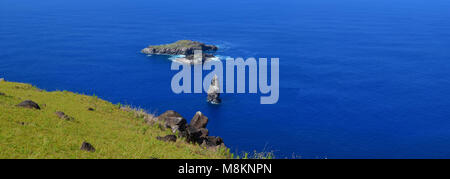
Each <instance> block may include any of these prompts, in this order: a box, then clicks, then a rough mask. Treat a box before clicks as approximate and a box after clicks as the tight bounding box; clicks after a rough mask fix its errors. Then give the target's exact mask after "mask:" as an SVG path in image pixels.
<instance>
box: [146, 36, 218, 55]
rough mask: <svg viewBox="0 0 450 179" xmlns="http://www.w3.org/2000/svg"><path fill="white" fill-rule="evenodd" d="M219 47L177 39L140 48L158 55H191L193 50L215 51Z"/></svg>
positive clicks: (147, 52)
mask: <svg viewBox="0 0 450 179" xmlns="http://www.w3.org/2000/svg"><path fill="white" fill-rule="evenodd" d="M218 49H219V48H218V47H217V46H215V45H206V44H204V43H201V42H196V41H192V40H179V41H176V42H174V43H171V44H164V45H151V46H148V47H147V48H144V49H142V50H141V52H142V53H144V54H160V55H186V56H187V55H192V54H194V51H195V50H201V51H203V52H213V51H217V50H218Z"/></svg>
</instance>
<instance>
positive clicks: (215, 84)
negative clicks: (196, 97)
mask: <svg viewBox="0 0 450 179" xmlns="http://www.w3.org/2000/svg"><path fill="white" fill-rule="evenodd" d="M207 93H208V97H207V98H206V101H207V102H209V103H211V104H220V103H221V102H222V100H221V99H220V98H219V96H220V86H219V79H218V77H217V75H214V77H213V79H212V80H211V85H210V86H209V89H208V92H207Z"/></svg>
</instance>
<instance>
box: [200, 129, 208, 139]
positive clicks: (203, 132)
mask: <svg viewBox="0 0 450 179" xmlns="http://www.w3.org/2000/svg"><path fill="white" fill-rule="evenodd" d="M199 130H200V132H201V133H202V135H201V136H200V138H205V137H207V136H208V135H209V131H208V129H206V128H201V129H199Z"/></svg>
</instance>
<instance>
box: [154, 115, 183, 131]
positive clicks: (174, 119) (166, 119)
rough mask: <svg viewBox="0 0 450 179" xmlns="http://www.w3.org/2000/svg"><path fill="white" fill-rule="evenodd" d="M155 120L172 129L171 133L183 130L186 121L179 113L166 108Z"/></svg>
mask: <svg viewBox="0 0 450 179" xmlns="http://www.w3.org/2000/svg"><path fill="white" fill-rule="evenodd" d="M156 121H159V122H161V123H163V125H164V126H165V127H166V128H170V129H172V132H173V133H176V132H178V131H184V130H185V129H186V124H187V121H186V119H184V118H183V116H181V115H180V114H179V113H177V112H175V111H173V110H168V111H166V112H164V113H163V114H161V115H160V116H158V117H157V118H156Z"/></svg>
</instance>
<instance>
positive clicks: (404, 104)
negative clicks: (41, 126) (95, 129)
mask: <svg viewBox="0 0 450 179" xmlns="http://www.w3.org/2000/svg"><path fill="white" fill-rule="evenodd" d="M181 39H190V40H195V41H201V42H205V43H208V44H215V45H217V46H219V48H220V50H219V51H218V52H217V54H218V55H220V56H224V57H227V56H229V57H234V58H236V57H243V58H248V57H255V58H279V59H280V60H279V61H280V65H279V70H280V80H279V81H280V97H279V101H278V103H276V104H271V105H268V104H265V105H263V104H260V97H261V96H267V95H264V94H248V93H246V94H222V95H221V98H222V101H223V103H222V104H220V105H211V104H208V103H206V102H205V100H206V94H205V93H203V94H175V93H173V92H172V89H171V79H172V77H173V76H174V75H175V74H176V73H177V72H178V71H172V70H170V66H171V63H172V62H171V61H170V60H169V58H170V57H169V56H157V55H152V56H147V55H144V54H141V53H140V50H141V49H143V48H145V47H147V46H148V45H157V44H165V43H172V42H175V41H177V40H181ZM0 78H5V79H6V80H9V81H17V82H25V83H31V84H33V85H35V86H37V87H39V88H42V89H45V90H68V91H74V92H77V93H82V94H88V95H94V94H95V95H96V96H98V97H100V98H103V99H105V100H109V101H111V102H113V103H121V104H128V105H132V106H135V107H140V108H143V109H145V110H147V111H149V112H152V113H156V114H161V113H162V112H164V111H166V110H169V109H172V110H175V111H177V112H179V113H180V114H181V115H183V116H184V117H185V118H187V119H188V120H190V119H191V118H192V116H193V115H194V114H195V112H196V111H201V112H202V113H204V114H205V115H206V116H208V117H209V119H210V120H209V121H210V122H209V124H208V129H209V130H210V135H216V136H221V137H222V138H223V139H224V142H225V144H226V145H227V146H228V147H230V148H231V152H234V153H240V152H253V151H255V150H256V151H257V152H262V151H273V152H274V154H275V157H276V158H313V159H316V158H317V159H323V158H329V159H333V158H450V1H448V0H433V1H429V0H377V1H375V0H339V1H336V0H279V1H273V0H257V1H256V0H227V1H212V0H197V1H180V0H165V1H156V0H128V1H119V0H96V1H90V0H76V1H75V0H65V1H59V0H40V1H35V0H1V1H0Z"/></svg>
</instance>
